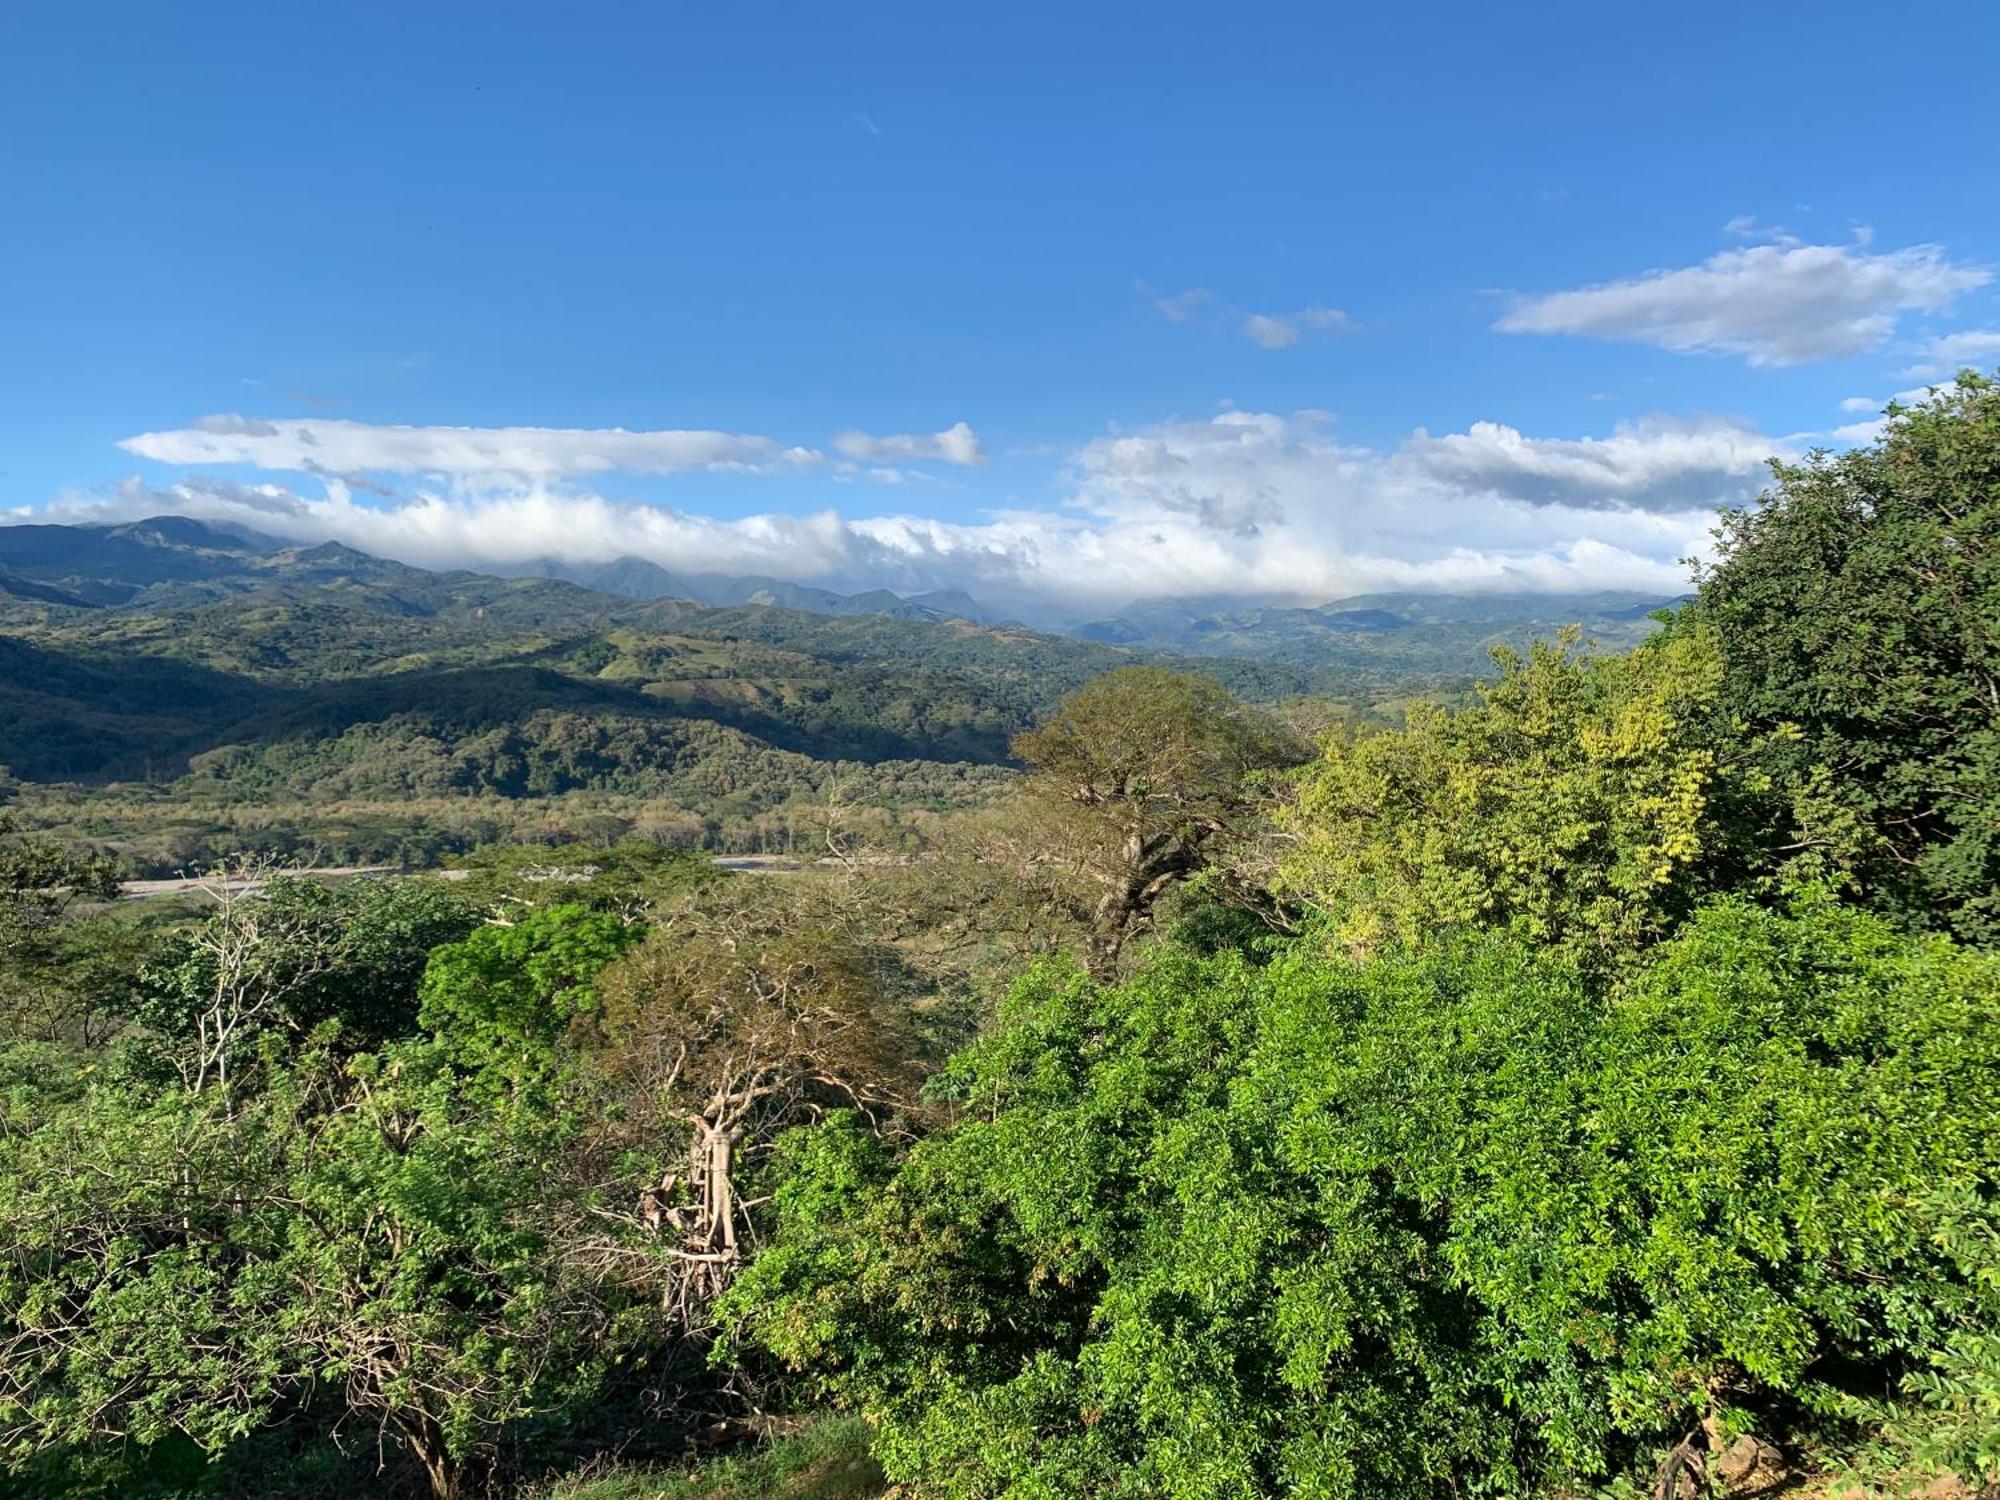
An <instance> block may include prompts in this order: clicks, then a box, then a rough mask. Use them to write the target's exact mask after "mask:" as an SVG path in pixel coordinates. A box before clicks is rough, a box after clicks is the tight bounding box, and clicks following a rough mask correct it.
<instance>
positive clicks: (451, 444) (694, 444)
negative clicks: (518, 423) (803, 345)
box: [118, 413, 820, 481]
mask: <svg viewBox="0 0 2000 1500" xmlns="http://www.w3.org/2000/svg"><path fill="white" fill-rule="evenodd" d="M118 446H119V447H121V448H123V449H125V451H126V452H128V453H134V454H137V455H138V456H139V457H141V458H150V459H153V460H155V461H156V462H159V463H167V464H250V465H253V466H255V467H257V468H260V469H279V470H290V471H292V472H295V473H310V474H322V473H332V474H340V473H343V472H355V473H366V472H375V473H390V474H445V475H451V476H456V477H462V478H492V477H496V476H516V477H519V478H524V479H532V480H542V481H548V480H556V479H563V478H570V477H575V476H579V475H587V474H605V473H611V472H613V471H618V470H622V471H624V472H627V473H634V474H678V473H687V472H692V471H703V470H706V471H730V470H761V469H775V468H778V467H780V466H785V465H801V464H811V463H816V462H818V461H819V459H820V455H819V454H818V453H815V452H813V451H812V450H811V449H807V448H787V447H784V446H782V445H781V444H779V443H777V442H776V441H774V440H773V439H771V438H767V437H758V436H755V435H752V434H746V433H734V432H700V431H673V430H669V431H660V432H629V431H627V430H626V429H624V428H622V427H607V428H577V427H406V426H379V425H374V424H371V423H366V422H349V421H339V420H332V419H327V418H320V417H304V418H299V417H294V418H287V419H284V420H281V421H266V420H262V419H259V418H254V417H245V416H239V415H236V414H233V413H229V414H224V415H220V416H210V417H203V418H202V419H201V420H200V421H198V422H196V423H195V425H194V426H192V427H184V428H179V429H175V430H171V431H166V432H142V433H140V434H139V435H138V436H137V437H130V438H126V439H125V440H124V441H123V442H122V443H120V444H119V445H118Z"/></svg>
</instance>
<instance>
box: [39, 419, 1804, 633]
mask: <svg viewBox="0 0 2000 1500" xmlns="http://www.w3.org/2000/svg"><path fill="white" fill-rule="evenodd" d="M871 441H886V440H879V439H878V440H871ZM1774 451H1788V450H1787V447H1786V445H1785V444H1783V443H1778V442H1774V441H1772V440H1769V439H1766V438H1763V437H1760V436H1759V435H1758V434H1756V433H1755V432H1753V431H1751V430H1749V429H1748V428H1745V427H1743V426H1742V425H1741V424H1739V423H1735V422H1731V421H1727V420H1723V419H1719V418H1711V419H1688V420H1673V419H1668V418H1653V419H1650V420H1646V421H1641V422H1635V423H1631V424H1628V425H1625V426H1621V427H1619V428H1617V429H1615V430H1614V431H1612V432H1611V433H1610V434H1609V435H1607V436H1601V437H1598V436H1586V437H1556V438H1547V437H1535V436H1530V435H1527V434H1524V433H1522V432H1520V431H1518V430H1516V429H1514V428H1512V427H1507V426H1504V425H1502V424H1499V423H1491V422H1482V423H1475V424H1474V425H1472V426H1471V427H1469V428H1467V429H1466V430H1465V431H1463V432H1455V433H1445V434H1437V435H1433V434H1430V433H1427V432H1421V431H1419V432H1417V433H1415V434H1413V435H1412V436H1411V437H1410V438H1408V439H1407V440H1405V441H1404V442H1402V443H1400V444H1398V445H1396V446H1394V447H1392V448H1387V449H1382V448H1374V447H1367V446H1361V445H1358V444H1350V443H1343V442H1340V441H1338V440H1337V439H1336V438H1335V437H1334V436H1333V435H1332V433H1331V431H1330V429H1329V426H1328V424H1327V422H1326V421H1325V420H1324V416H1323V414H1321V413H1316V412H1307V413H1298V414H1293V415H1291V416H1281V415H1277V414H1273V413H1267V412H1246V411H1235V410H1228V411H1224V412H1221V413H1219V414H1217V415H1215V416H1213V417H1210V418H1206V419H1199V420H1187V421H1172V422H1162V423H1158V424H1155V425H1152V426H1148V427H1144V428H1140V429H1136V430H1133V431H1129V432H1117V433H1112V434H1108V435H1106V436H1104V437H1101V438H1098V439H1096V440H1094V441H1092V442H1089V443H1087V444H1085V445H1083V446H1082V447H1081V448H1079V449H1077V450H1076V451H1074V452H1073V453H1071V454H1070V455H1069V457H1068V460H1067V462H1066V465H1065V468H1064V471H1063V472H1064V476H1065V477H1064V480H1063V483H1062V485H1061V488H1060V491H1059V499H1058V500H1057V501H1056V502H1055V503H1052V504H1049V505H1045V506H1041V507H1039V508H1023V509H1016V510H1006V511H1000V512H995V513H990V514H987V515H985V516H982V517H978V518H975V519H971V520H946V519H942V518H938V517H934V516H925V515H920V514H913V513H898V514H887V515H855V514H842V513H840V512H837V511H835V510H831V509H825V510H818V511H814V512H812V513H810V514H805V515H786V514H776V513H773V514H765V515H753V516H747V517H742V518H731V519H722V518H716V517H709V516H703V515H697V514H690V513H687V512H685V511H681V510H677V509H673V508H670V507H668V506H664V505H656V504H644V503H638V502H633V501H626V500H620V499H616V498H612V497H609V496H606V495H603V494H599V493H594V492H592V491H591V490H589V489H585V488H581V487H578V486H576V485H574V484H564V483H555V482H550V481H544V480H539V479H522V478H519V477H503V478H501V479H498V480H488V481H484V482H482V483H480V484H464V483H452V484H448V485H439V484H436V483H435V482H434V481H432V480H429V479H424V480H420V481H418V482H417V483H416V484H415V486H414V487H413V491H412V493H409V494H406V495H403V496H400V497H398V498H394V499H390V500H387V501H385V500H383V499H380V498H376V497H370V496H363V495H360V494H359V493H358V492H356V491H355V490H353V489H352V488H351V487H350V486H349V485H348V484H347V483H346V482H345V481H344V480H343V479H341V478H339V477H338V476H336V475H333V474H331V473H327V474H324V475H322V476H321V477H320V478H319V479H318V481H317V484H318V486H319V488H320V489H321V490H322V493H317V494H314V493H307V492H305V491H304V490H301V489H298V488H293V487H291V486H287V485H277V484H260V485H238V484H233V483H229V482H226V481H220V480H214V479H209V478H204V477H201V476H198V475H189V476H186V477H184V478H182V479H181V480H179V481H178V482H176V483H174V484H172V485H170V486H167V487H165V488H154V487H150V486H148V485H146V484H144V483H142V482H140V481H139V480H137V479H135V480H133V481H131V482H130V483H129V484H128V485H127V486H126V487H125V488H124V489H123V490H121V491H119V492H118V493H116V494H114V495H112V496H109V497H105V496H96V497H72V498H70V499H67V500H65V501H62V502H59V503H58V504H57V505H55V506H53V507H50V509H49V511H48V512H46V514H50V515H51V516H52V517H57V518H60V517H67V518H72V519H106V518H109V517H113V516H124V517H131V516H137V515H142V514H151V513H158V512H162V511H177V512H180V513H184V514H191V515H196V516H201V517H205V518H208V519H216V520H228V521H234V522H237V523H239V524H244V525H249V526H252V527H255V528H257V529H259V530H262V531H265V532H268V533H271V534H273V535H276V536H280V537H283V538H286V539H289V540H292V541H295V542H300V543H307V542H317V541H322V540H327V539H335V540H339V541H343V542H346V543H348V544H349V545H351V546H355V547H359V548H361V549H362V550H364V551H368V552H373V553H377V554H380V555H383V556H389V557H395V558H399V559H402V560H404V561H407V562H412V563H416V564H419V565H422V566H428V567H473V568H481V569H487V570H493V571H502V572H506V571H519V570H523V569H538V568H539V567H541V566H543V565H544V564H545V563H546V561H547V560H548V559H551V558H557V559H566V560H571V561H577V562H607V561H610V560H612V559H614V558H617V557H621V556H628V555H629V556H637V557H643V558H647V559H649V560H651V561H653V562H656V563H659V564H660V565H661V566H663V567H665V568H667V569H669V570H671V571H674V572H678V573H726V574H746V573H756V574H768V575H772V576H776V577H781V578H787V579H794V580H797V581H800V582H810V583H817V584H822V585H825V586H827V587H832V588H843V589H858V588H867V587H889V588H894V589H898V590H901V591H904V592H909V591H913V590H919V589H929V588H962V589H966V590H968V591H969V592H971V593H973V594H974V595H976V596H978V597H980V598H983V599H985V600H987V601H988V602H989V603H991V604H993V605H995V606H997V607H1000V608H1003V609H1007V610H1010V611H1012V612H1014V613H1017V614H1019V615H1021V616H1022V617H1024V618H1030V619H1036V620H1042V621H1050V620H1062V619H1077V618H1085V617H1090V616H1093V615H1098V614H1103V613H1108V612H1110V611H1112V610H1115V609H1117V608H1120V607H1122V606H1123V605H1124V604H1126V603H1128V602H1130V601H1131V600H1134V599H1140V598H1148V597H1161V596H1167V595H1218V594H1229V595H1252V596H1261V597H1265V598H1270V599H1273V600H1282V601H1287V602H1306V603H1318V602H1323V601H1325V600H1328V599H1333V598H1338V597H1341V596H1343V595H1347V594H1353V593H1359V592H1366V591H1370V590H1375V589H1405V588H1417V589H1424V588H1431V589H1478V590H1495V589H1499V590H1537V589H1542V590H1546V589H1564V588H1609V587H1630V588H1638V589H1647V590H1656V591H1659V592H1662V593H1667V592H1673V591H1676V590H1678V589H1680V588H1681V587H1683V586H1684V585H1685V582H1686V570H1685V567H1684V565H1683V563H1682V559H1684V558H1686V557H1688V556H1690V555H1692V554H1696V553H1699V552H1700V551H1702V550H1703V548H1704V546H1705V542H1706V537H1707V532H1708V527H1709V525H1710V521H1711V518H1712V515H1711V513H1712V509H1713V507H1714V506H1716V505H1717V504H1720V503H1725V502H1730V501H1741V500H1745V499H1747V498H1749V497H1750V496H1751V495H1753V494H1754V493H1755V492H1756V490H1757V488H1758V486H1759V484H1760V482H1761V478H1762V469H1761V461H1762V459H1763V458H1764V457H1765V456H1766V455H1767V454H1769V453H1772V452H1774ZM877 477H883V476H879V475H878V476H877Z"/></svg>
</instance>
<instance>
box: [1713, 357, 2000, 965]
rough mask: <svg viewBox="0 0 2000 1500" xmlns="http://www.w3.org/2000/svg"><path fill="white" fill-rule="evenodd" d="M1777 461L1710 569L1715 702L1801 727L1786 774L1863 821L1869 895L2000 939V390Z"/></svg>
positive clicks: (1924, 407) (1963, 393)
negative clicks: (1844, 446)
mask: <svg viewBox="0 0 2000 1500" xmlns="http://www.w3.org/2000/svg"><path fill="white" fill-rule="evenodd" d="M1774 473H1775V474H1776V476H1777V483H1776V485H1775V486H1774V487H1773V488H1772V489H1771V490H1770V491H1768V492H1767V493H1766V494H1765V495H1764V496H1763V497H1762V498H1761V499H1760V500H1759V502H1758V503H1757V504H1756V505H1755V506H1752V507H1750V508H1749V509H1746V510H1741V511H1735V512H1731V513H1728V514H1725V515H1724V517H1723V520H1722V525H1721V527H1720V529H1719V531H1718V543H1719V546H1718V556H1717V559H1716V561H1715V563H1714V565H1713V566H1712V567H1711V568H1709V569H1708V570H1707V572H1706V573H1705V574H1704V575H1703V577H1702V579H1701V588H1700V593H1699V595H1698V599H1697V608H1698V611H1699V613H1700V615H1701V617H1702V619H1703V620H1704V621H1705V622H1706V623H1707V625H1708V626H1709V628H1710V629H1711V630H1712V631H1713V632H1714V634H1715V636H1716V639H1717V640H1718V642H1719V643H1720V648H1721V652H1722V658H1723V663H1724V669H1725V671H1724V677H1723V680H1722V684H1721V690H1720V697H1719V700H1718V703H1719V707H1720V708H1721V709H1722V711H1723V712H1724V714H1725V715H1726V716H1728V717H1730V718H1733V719H1737V720H1740V721H1742V722H1743V723H1745V724H1746V725H1748V726H1749V727H1750V728H1751V729H1752V730H1753V731H1757V730H1770V729H1777V728H1780V727H1789V728H1791V729H1792V730H1794V731H1795V733H1796V739H1795V741H1794V743H1793V745H1792V748H1791V753H1790V765H1789V768H1788V780H1789V781H1791V782H1793V783H1796V784H1798V785H1800V786H1802V787H1811V788H1812V790H1813V793H1814V795H1815V796H1816V797H1818V798H1819V799H1820V800H1822V801H1823V802H1825V803H1827V804H1829V805H1830V807H1831V808H1832V809H1836V810H1838V811H1839V812H1841V813H1844V814H1845V815H1846V816H1847V817H1848V818H1850V819H1851V820H1853V821H1854V822H1855V823H1856V824H1857V825H1858V826H1859V828H1860V829H1861V830H1862V831H1863V832H1864V833H1865V835H1866V838H1865V849H1864V854H1865V859H1864V863H1863V868H1862V871H1861V880H1862V889H1863V890H1864V892H1865V893H1866V894H1867V896H1868V897H1869V898H1870V899H1872V900H1874V901H1877V902H1879V903H1881V904H1882V905H1884V906H1885V907H1887V908H1889V909H1891V910H1894V911H1896V912H1898V913H1899V914H1901V915H1903V916H1904V917H1906V918H1909V919H1913V920H1916V921H1918V922H1921V923H1923V924H1925V925H1929V926H1935V927H1939V928H1943V929H1946V930H1950V931H1953V932H1956V933H1958V934H1959V935H1961V936H1963V937H1965V938H1968V939H1971V940H1974V941H1978V942H1992V941H1995V940H1996V939H2000V384H1996V383H1995V382H1994V381H1992V380H1988V379H1983V378H1981V377H1979V376H1977V375H1974V374H1972V373H1970V372H1967V373H1966V374H1964V375H1961V376H1960V377H1959V379H1958V382H1957V384H1956V385H1955V386H1953V387H1950V388H1947V389H1945V390H1944V391H1942V392H1941V393H1939V394H1937V395H1936V396H1935V397H1934V398H1933V399H1932V400H1930V401H1927V402H1924V403H1922V404H1920V405H1918V406H1914V407H1907V408H1906V407H1898V406H1892V407H1891V408H1890V410H1889V419H1888V423H1887V426H1886V428H1885V430H1884V432H1883V436H1882V438H1881V440H1880V441H1879V442H1878V443H1875V444H1874V445H1872V446H1868V447H1862V448H1855V449H1851V450H1849V451H1847V452H1845V453H1840V454H1831V453H1824V452H1822V453H1815V454H1813V455H1811V456H1810V457H1808V458H1806V459H1805V460H1803V461H1802V462H1799V463H1796V464H1778V465H1775V466H1774ZM1820 768H1824V770H1823V773H1822V772H1821V770H1820Z"/></svg>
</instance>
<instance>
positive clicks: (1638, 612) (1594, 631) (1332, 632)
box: [1070, 590, 1680, 663]
mask: <svg viewBox="0 0 2000 1500" xmlns="http://www.w3.org/2000/svg"><path fill="white" fill-rule="evenodd" d="M1679 602H1680V600H1679V599H1678V598H1674V597H1663V596H1661V595H1657V594H1644V593H1637V592H1632V591H1621V590H1603V591H1597V592H1590V593H1569V594H1432V593H1416V592H1411V593H1384V594H1355V595H1352V596H1350V597H1347V598H1342V599H1335V600H1333V601H1331V602H1329V603H1326V604H1322V605H1318V606H1316V607H1309V608H1297V607H1285V606H1278V605H1267V604H1258V603H1254V602H1252V603H1245V602H1242V601H1235V600H1187V599H1149V600H1145V601H1142V602H1141V603H1138V604H1135V605H1132V606H1131V607H1130V608H1128V609H1125V610H1122V611H1120V612H1119V613H1118V614H1116V615H1113V616H1111V617H1110V618H1108V619H1103V620H1094V621H1091V622H1089V623H1087V624H1084V625H1079V626H1077V627H1076V628H1075V629H1074V630H1073V631H1071V632H1070V633H1071V634H1072V635H1074V636H1076V637H1077V638H1078V639H1079V640H1086V641H1098V642H1101V643H1103V644H1105V645H1115V646H1125V647H1128V648H1132V649H1138V650H1151V651H1173V652H1178V653H1182V654H1186V655H1193V656H1243V657H1256V658H1260V659H1265V660H1270V661H1283V662H1294V663H1297V662H1304V661H1309V660H1313V661H1316V660H1320V659H1323V658H1324V657H1325V656H1326V655H1327V654H1328V653H1329V652H1334V653H1336V654H1337V653H1339V652H1341V651H1345V650H1351V649H1354V648H1356V647H1357V646H1358V645H1359V644H1360V642H1359V640H1358V638H1361V637H1368V636H1375V637H1383V638H1390V637H1395V636H1397V635H1409V636H1411V637H1413V638H1414V637H1416V636H1423V637H1424V638H1426V639H1427V640H1431V641H1438V642H1442V641H1447V640H1448V641H1450V642H1453V643H1456V644H1457V645H1460V646H1465V645H1470V644H1475V643H1477V642H1480V641H1485V642H1487V643H1488V644H1493V645H1498V644H1511V643H1515V642H1517V641H1518V640H1519V639H1521V638H1522V637H1523V636H1524V635H1527V636H1538V635H1539V636H1546V635H1552V634H1554V633H1555V632H1556V631H1558V630H1561V629H1563V628H1565V627H1568V626H1579V627H1581V629H1582V631H1583V634H1584V636H1585V637H1586V638H1587V639H1588V640H1590V641H1591V642H1592V643H1594V644H1596V645H1598V646H1602V647H1620V646H1625V645H1630V644H1632V643H1634V642H1636V641H1637V640H1639V639H1640V638H1642V637H1643V636H1645V635H1647V634H1649V633H1650V632H1651V631H1652V629H1653V628H1654V623H1653V620H1652V616H1653V614H1654V612H1655V611H1658V610H1661V609H1667V608H1671V607H1672V606H1673V605H1675V604H1677V603H1679ZM1382 644H1383V645H1384V646H1386V645H1387V644H1388V641H1387V640H1386V639H1385V640H1384V641H1383V642H1382Z"/></svg>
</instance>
